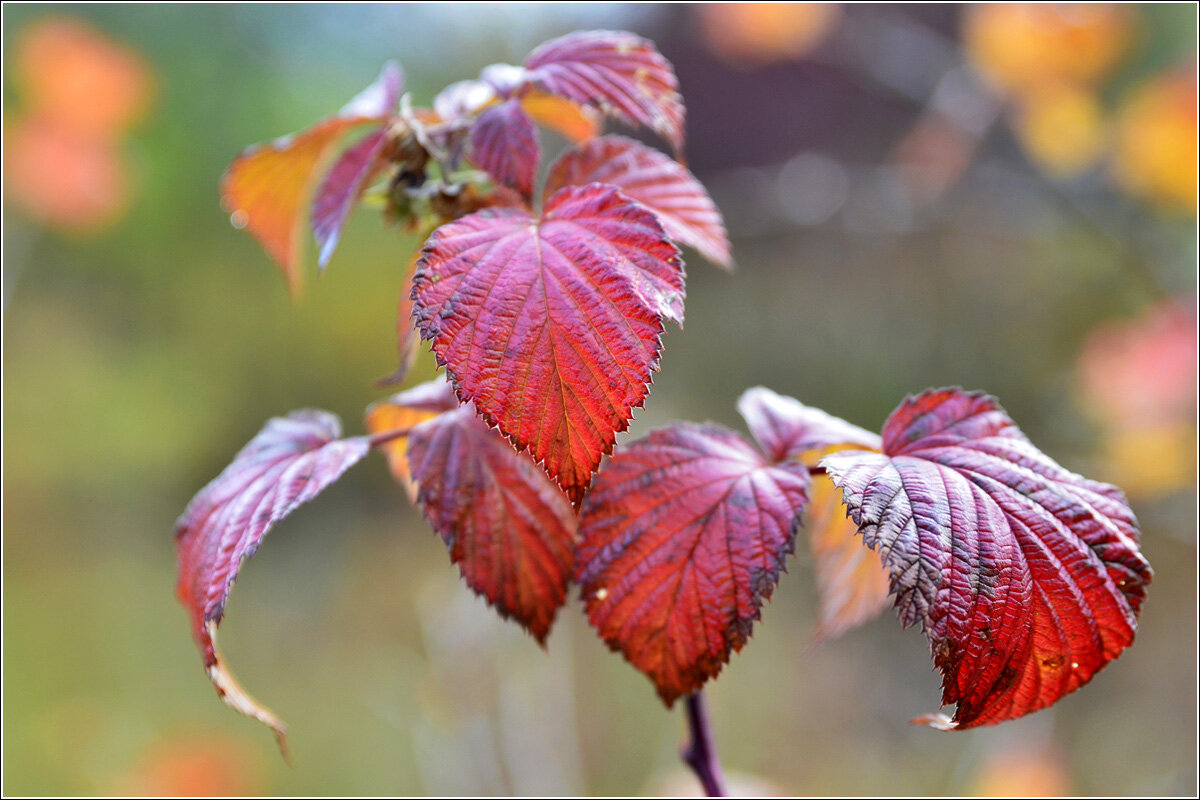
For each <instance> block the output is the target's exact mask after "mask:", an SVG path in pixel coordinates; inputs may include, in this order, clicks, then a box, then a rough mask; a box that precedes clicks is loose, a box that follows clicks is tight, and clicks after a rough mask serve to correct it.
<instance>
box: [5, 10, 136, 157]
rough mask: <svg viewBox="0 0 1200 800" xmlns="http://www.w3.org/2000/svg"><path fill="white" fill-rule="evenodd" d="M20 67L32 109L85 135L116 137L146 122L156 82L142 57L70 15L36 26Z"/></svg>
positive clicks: (22, 49)
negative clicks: (145, 117)
mask: <svg viewBox="0 0 1200 800" xmlns="http://www.w3.org/2000/svg"><path fill="white" fill-rule="evenodd" d="M16 51H17V53H16V58H15V59H14V66H15V68H16V72H17V79H18V81H19V83H20V85H21V87H22V91H23V97H24V100H25V104H26V108H27V111H29V112H30V113H33V114H37V115H40V116H44V117H52V118H53V119H55V120H56V121H58V122H59V123H60V124H62V125H64V126H66V127H69V128H71V129H72V130H73V131H75V132H77V133H81V134H90V135H93V136H96V137H102V136H115V135H117V134H121V133H123V132H125V130H126V129H128V128H129V127H130V126H131V125H133V124H135V123H137V122H139V121H141V119H142V118H143V117H144V116H145V114H146V111H147V110H148V108H149V106H150V100H151V96H152V94H153V81H152V78H151V74H150V70H149V68H148V67H147V66H146V64H145V62H144V61H143V60H142V58H141V57H140V56H138V55H137V54H136V53H134V52H133V51H132V50H130V49H129V48H128V47H125V46H123V45H119V44H116V43H114V42H112V41H110V40H109V39H107V38H106V37H105V36H104V35H103V34H101V33H99V32H98V31H95V30H93V29H92V28H91V27H89V26H87V25H85V24H84V23H82V22H80V21H79V20H76V19H72V18H70V17H52V18H49V19H42V20H39V21H38V22H37V23H36V24H33V25H30V26H29V27H27V28H26V29H25V30H23V31H22V32H21V34H20V35H19V36H18V37H17V40H16Z"/></svg>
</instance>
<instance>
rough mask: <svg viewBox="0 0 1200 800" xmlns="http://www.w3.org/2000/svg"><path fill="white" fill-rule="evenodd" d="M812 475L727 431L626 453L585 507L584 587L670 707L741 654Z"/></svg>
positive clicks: (676, 435) (608, 635)
mask: <svg viewBox="0 0 1200 800" xmlns="http://www.w3.org/2000/svg"><path fill="white" fill-rule="evenodd" d="M807 486H808V469H807V468H806V467H804V466H803V465H801V464H798V463H795V462H785V463H782V464H777V465H776V464H772V463H771V462H770V461H769V460H768V459H766V458H764V457H763V455H762V454H761V453H759V452H758V451H757V450H756V449H755V448H754V447H753V446H751V445H750V444H749V443H747V442H746V441H745V440H744V439H742V437H740V436H738V435H737V434H735V433H733V432H732V431H729V430H727V429H725V428H722V427H720V426H717V425H693V424H687V423H680V424H675V425H671V426H670V427H667V428H661V429H659V430H656V431H653V432H651V433H650V434H649V435H648V436H646V437H645V438H644V439H639V440H637V441H635V442H631V443H630V444H628V445H623V446H622V447H621V448H620V450H618V451H617V453H616V455H614V456H613V457H612V459H611V460H610V461H609V462H608V463H607V464H606V465H605V466H604V469H602V470H601V471H600V474H599V475H598V476H597V478H596V484H595V486H594V487H593V488H592V490H591V491H590V492H589V493H588V495H587V497H586V498H585V499H584V502H583V507H582V510H581V513H580V528H579V536H580V544H579V546H578V548H577V550H576V560H575V564H576V572H575V577H576V580H577V581H579V583H580V586H581V593H582V597H583V599H584V602H585V603H586V605H587V613H588V618H589V619H590V620H591V623H592V625H594V626H595V627H596V630H597V631H599V633H600V636H601V637H603V639H604V641H605V642H607V643H608V645H609V647H611V648H613V649H614V650H619V651H620V652H621V653H623V654H624V656H625V658H627V659H628V660H629V661H630V662H631V663H632V664H633V665H634V666H636V667H637V668H638V669H640V670H641V671H642V672H644V673H646V675H648V676H649V677H650V679H651V680H652V681H653V682H654V685H655V686H656V687H657V689H658V694H659V696H660V697H661V698H662V699H663V701H664V702H665V703H667V704H668V705H670V704H671V703H673V702H674V701H675V700H676V699H677V698H678V697H680V696H682V695H685V694H689V693H691V692H694V691H696V690H697V689H699V688H700V687H701V686H702V685H703V684H704V682H705V681H706V680H708V679H709V678H711V677H714V676H715V675H716V674H717V673H718V672H720V670H721V667H722V666H723V665H724V664H725V663H726V662H727V661H728V660H729V656H730V654H731V653H733V652H735V651H737V650H740V649H741V648H742V646H743V645H744V644H745V643H746V640H747V639H748V638H749V636H750V633H751V628H752V626H753V624H754V621H755V620H757V619H758V618H759V613H760V609H761V607H762V604H763V603H764V602H765V601H766V599H767V598H769V597H770V595H771V592H772V590H773V589H774V588H775V584H776V582H777V581H778V579H779V573H780V571H781V570H782V569H783V564H784V559H785V558H786V557H787V556H788V555H789V554H790V553H791V552H792V548H793V545H794V542H795V533H796V526H797V524H798V522H799V517H800V513H801V511H802V510H803V507H804V503H805V500H806V493H805V490H806V487H807Z"/></svg>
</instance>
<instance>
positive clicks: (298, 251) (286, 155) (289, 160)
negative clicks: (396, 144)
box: [221, 63, 404, 295]
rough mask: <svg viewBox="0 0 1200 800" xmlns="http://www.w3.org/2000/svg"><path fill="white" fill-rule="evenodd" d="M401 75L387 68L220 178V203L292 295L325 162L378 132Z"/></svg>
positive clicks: (247, 156)
mask: <svg viewBox="0 0 1200 800" xmlns="http://www.w3.org/2000/svg"><path fill="white" fill-rule="evenodd" d="M403 86H404V76H403V73H401V72H400V68H399V67H398V66H396V65H395V64H391V63H389V64H387V65H386V66H385V67H384V69H383V72H382V73H381V74H380V76H379V78H378V80H376V82H375V83H374V84H372V85H371V86H369V87H368V88H367V89H365V90H364V91H363V92H361V93H360V94H359V95H358V96H357V97H355V98H354V99H353V100H351V101H350V102H349V103H347V104H346V105H345V106H344V107H343V108H342V110H341V111H339V112H338V113H337V114H336V115H334V116H332V117H328V118H326V119H323V120H321V121H320V122H318V123H317V124H316V125H314V126H313V127H311V128H309V129H307V130H305V131H303V132H301V133H297V134H294V135H291V136H284V137H282V138H279V139H276V140H275V141H273V142H268V143H266V144H261V145H257V146H255V147H251V148H249V149H247V150H246V151H244V152H243V153H242V154H241V155H239V156H238V157H237V158H236V159H234V161H233V163H232V164H230V165H229V169H228V170H226V172H225V175H224V176H223V177H222V179H221V202H222V204H223V206H224V207H225V210H226V211H228V212H229V214H230V219H231V220H232V221H233V224H234V225H235V226H236V227H238V228H245V229H246V230H247V231H249V232H250V234H251V235H253V236H254V238H256V239H257V240H258V241H259V243H260V244H261V245H262V246H263V247H264V248H265V249H266V251H267V253H268V254H270V256H271V257H272V258H273V259H275V261H276V263H277V264H278V265H279V268H280V270H281V271H282V272H283V275H284V278H285V279H286V280H287V284H288V289H289V290H290V291H291V292H292V294H293V295H295V294H297V293H298V292H299V291H300V288H301V286H302V284H303V276H304V272H303V267H304V263H303V255H304V226H305V221H306V219H307V216H308V215H307V213H306V210H307V208H308V200H309V197H310V195H311V194H312V190H313V188H314V187H315V186H316V185H317V182H318V181H319V180H320V178H321V175H322V174H323V172H324V169H325V167H326V166H327V165H328V163H329V159H330V158H331V157H332V156H333V154H334V152H335V151H336V150H337V147H338V145H339V143H340V142H341V141H342V140H343V138H344V137H345V136H346V135H347V134H349V133H350V132H351V131H353V130H355V129H358V128H362V127H365V126H368V125H374V126H376V127H379V126H380V125H381V123H383V122H385V121H386V120H387V119H388V118H389V117H390V116H391V115H392V114H393V113H394V112H395V110H396V104H397V103H398V102H399V98H400V93H401V91H402V90H403Z"/></svg>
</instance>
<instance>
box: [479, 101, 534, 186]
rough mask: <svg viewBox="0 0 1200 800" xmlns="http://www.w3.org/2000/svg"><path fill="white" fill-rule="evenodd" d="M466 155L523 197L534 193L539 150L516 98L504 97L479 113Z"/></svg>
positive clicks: (527, 117) (532, 128)
mask: <svg viewBox="0 0 1200 800" xmlns="http://www.w3.org/2000/svg"><path fill="white" fill-rule="evenodd" d="M468 158H469V159H470V160H471V162H472V163H474V164H475V165H476V166H477V167H479V168H480V169H482V170H483V171H484V172H486V173H487V174H489V175H491V176H492V178H494V179H495V180H496V181H497V182H498V183H501V184H504V185H505V186H511V187H512V188H513V189H516V190H517V191H518V192H520V193H521V194H523V195H524V196H525V197H529V196H530V195H532V194H533V182H534V180H536V178H537V168H538V163H539V162H540V161H541V158H542V151H541V147H539V146H538V137H537V129H536V128H535V127H534V125H533V120H531V119H530V118H529V115H528V114H526V113H525V112H524V111H523V110H522V108H521V102H520V101H519V100H516V99H513V100H505V101H504V102H503V103H500V104H499V105H495V106H492V107H491V108H489V109H487V110H486V111H484V112H483V113H482V114H480V115H479V119H477V120H475V124H474V125H472V126H471V150H470V155H469V156H468Z"/></svg>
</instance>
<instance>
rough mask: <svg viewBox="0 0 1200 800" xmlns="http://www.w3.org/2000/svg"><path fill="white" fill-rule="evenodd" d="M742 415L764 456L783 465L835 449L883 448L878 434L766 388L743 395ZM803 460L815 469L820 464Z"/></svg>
mask: <svg viewBox="0 0 1200 800" xmlns="http://www.w3.org/2000/svg"><path fill="white" fill-rule="evenodd" d="M738 411H739V412H740V413H741V415H742V419H744V420H746V425H747V427H749V428H750V433H751V434H753V436H754V439H755V441H757V442H758V444H759V446H760V447H762V449H763V452H765V453H766V454H767V455H769V456H770V457H771V458H773V459H776V460H780V461H782V460H783V459H787V458H800V457H802V456H805V455H806V454H821V455H823V454H824V453H825V452H827V451H829V450H830V449H831V448H839V449H841V448H845V447H856V448H861V449H864V450H878V449H879V448H880V447H881V446H882V445H881V442H880V439H879V435H878V434H875V433H871V432H870V431H868V430H864V429H863V428H860V427H858V426H857V425H851V424H850V423H849V422H846V421H845V420H844V419H839V418H838V417H835V416H833V415H831V414H827V413H825V412H824V411H822V410H821V409H819V408H813V407H811V406H806V405H804V404H803V403H801V402H800V401H799V400H796V399H794V398H791V397H787V396H786V395H781V394H777V393H775V392H773V391H771V390H770V389H767V388H766V387H763V386H755V387H754V388H753V389H747V390H746V391H745V392H743V393H742V396H741V397H740V398H738ZM802 460H804V462H805V463H810V461H811V464H814V465H815V464H816V461H817V459H816V458H812V459H811V460H810V459H809V458H804V459H802Z"/></svg>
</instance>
